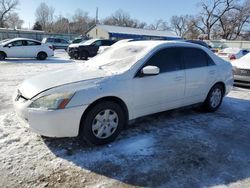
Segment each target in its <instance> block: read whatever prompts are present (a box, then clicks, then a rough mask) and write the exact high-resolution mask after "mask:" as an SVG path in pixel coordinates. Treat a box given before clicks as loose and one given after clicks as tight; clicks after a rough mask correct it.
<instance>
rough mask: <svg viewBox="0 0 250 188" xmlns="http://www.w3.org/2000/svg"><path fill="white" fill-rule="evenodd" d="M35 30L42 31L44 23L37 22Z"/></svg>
mask: <svg viewBox="0 0 250 188" xmlns="http://www.w3.org/2000/svg"><path fill="white" fill-rule="evenodd" d="M33 30H37V31H42V30H43V28H42V25H41V24H40V23H39V22H35V24H34V26H33Z"/></svg>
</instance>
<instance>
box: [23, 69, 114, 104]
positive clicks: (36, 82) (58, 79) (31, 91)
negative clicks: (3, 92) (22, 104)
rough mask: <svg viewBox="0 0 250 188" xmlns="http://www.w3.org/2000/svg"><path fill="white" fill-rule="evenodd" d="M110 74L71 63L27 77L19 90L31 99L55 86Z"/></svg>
mask: <svg viewBox="0 0 250 188" xmlns="http://www.w3.org/2000/svg"><path fill="white" fill-rule="evenodd" d="M110 75H111V73H109V72H106V71H104V70H101V69H98V68H95V67H90V66H84V65H73V66H70V67H68V68H64V69H61V70H55V71H50V72H48V73H45V74H41V75H38V76H35V77H32V78H30V79H27V80H25V81H24V82H23V83H22V84H21V85H20V87H19V91H20V92H21V94H22V96H23V97H25V98H27V99H31V98H33V97H35V96H36V95H38V94H40V93H41V92H43V91H47V90H49V89H52V88H55V87H59V86H63V85H67V84H70V83H77V82H84V81H91V80H96V79H101V78H104V77H108V76H110Z"/></svg>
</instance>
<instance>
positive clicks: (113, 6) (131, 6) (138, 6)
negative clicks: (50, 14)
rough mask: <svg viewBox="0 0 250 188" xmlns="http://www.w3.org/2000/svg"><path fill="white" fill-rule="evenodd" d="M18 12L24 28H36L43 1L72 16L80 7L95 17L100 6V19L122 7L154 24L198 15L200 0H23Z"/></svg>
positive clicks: (59, 12) (56, 11) (58, 11)
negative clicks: (174, 18) (37, 14)
mask: <svg viewBox="0 0 250 188" xmlns="http://www.w3.org/2000/svg"><path fill="white" fill-rule="evenodd" d="M19 1H20V5H19V7H18V13H19V15H20V17H21V19H23V20H24V21H25V24H24V27H27V28H28V27H29V26H30V27H32V26H33V24H34V22H35V11H36V8H37V6H38V5H39V4H40V3H41V2H45V3H47V4H48V5H49V6H53V7H54V8H55V14H56V15H59V14H61V15H63V16H70V15H73V13H74V11H75V10H76V9H78V8H81V9H83V10H84V11H86V12H88V13H89V15H90V16H92V17H94V16H95V11H96V7H98V8H99V18H100V19H101V18H104V17H106V16H109V15H111V14H112V13H113V12H115V11H116V10H118V9H123V10H125V11H126V12H128V13H129V14H130V15H131V17H133V18H136V19H138V20H140V21H144V22H147V23H152V22H154V21H155V20H157V19H164V20H169V18H170V17H171V16H173V15H183V14H197V4H198V3H199V2H200V0H123V1H121V0H71V1H70V0H19Z"/></svg>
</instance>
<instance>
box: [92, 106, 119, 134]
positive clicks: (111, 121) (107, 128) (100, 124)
mask: <svg viewBox="0 0 250 188" xmlns="http://www.w3.org/2000/svg"><path fill="white" fill-rule="evenodd" d="M118 123H119V118H118V115H117V113H116V112H115V111H113V110H111V109H106V110H103V111H101V112H99V113H98V114H97V115H96V116H95V118H94V120H93V122H92V131H93V133H94V135H95V136H96V137H97V138H100V139H105V138H108V137H110V136H111V135H112V134H114V132H115V131H116V129H117V127H118Z"/></svg>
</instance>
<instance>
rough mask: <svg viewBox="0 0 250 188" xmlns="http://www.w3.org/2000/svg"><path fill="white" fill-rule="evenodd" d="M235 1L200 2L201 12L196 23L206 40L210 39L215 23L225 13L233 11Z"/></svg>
mask: <svg viewBox="0 0 250 188" xmlns="http://www.w3.org/2000/svg"><path fill="white" fill-rule="evenodd" d="M236 1H237V0H212V1H211V0H202V2H201V4H200V6H201V12H200V16H199V21H198V22H196V23H195V24H196V25H195V27H197V28H198V29H199V30H200V31H201V32H202V33H203V34H207V38H208V39H210V37H211V32H212V29H213V27H214V26H215V24H216V23H218V21H219V20H220V18H221V17H222V16H224V15H225V14H226V13H227V12H229V11H230V10H232V9H235V2H236Z"/></svg>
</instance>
